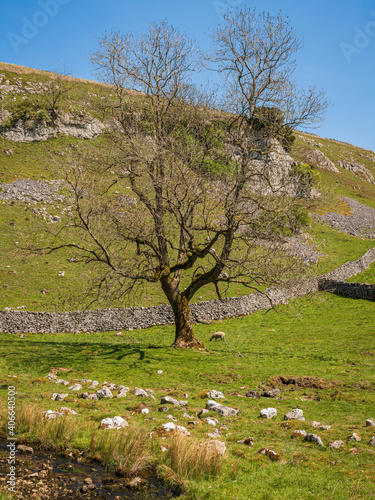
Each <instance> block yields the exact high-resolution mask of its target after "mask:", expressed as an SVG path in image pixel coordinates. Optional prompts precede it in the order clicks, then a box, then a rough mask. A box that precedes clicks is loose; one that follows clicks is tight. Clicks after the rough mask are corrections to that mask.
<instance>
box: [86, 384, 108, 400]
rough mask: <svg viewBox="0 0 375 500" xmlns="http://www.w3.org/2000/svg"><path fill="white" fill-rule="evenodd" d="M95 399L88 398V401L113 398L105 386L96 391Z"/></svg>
mask: <svg viewBox="0 0 375 500" xmlns="http://www.w3.org/2000/svg"><path fill="white" fill-rule="evenodd" d="M95 395H96V398H90V399H103V398H113V394H112V392H111V390H110V389H108V387H107V386H105V385H104V386H103V387H102V388H101V389H99V390H98V391H96V393H95Z"/></svg>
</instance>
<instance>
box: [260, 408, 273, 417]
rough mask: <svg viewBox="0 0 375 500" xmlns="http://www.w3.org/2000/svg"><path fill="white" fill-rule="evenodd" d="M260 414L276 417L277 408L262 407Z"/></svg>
mask: <svg viewBox="0 0 375 500" xmlns="http://www.w3.org/2000/svg"><path fill="white" fill-rule="evenodd" d="M260 416H261V417H262V418H267V419H270V418H273V417H277V410H276V408H263V410H260Z"/></svg>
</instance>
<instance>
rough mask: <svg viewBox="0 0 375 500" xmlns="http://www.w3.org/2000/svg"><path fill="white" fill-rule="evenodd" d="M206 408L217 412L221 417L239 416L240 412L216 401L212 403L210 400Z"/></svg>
mask: <svg viewBox="0 0 375 500" xmlns="http://www.w3.org/2000/svg"><path fill="white" fill-rule="evenodd" d="M206 408H207V409H208V410H211V411H216V412H217V413H218V414H219V415H220V417H228V416H232V415H238V412H239V411H240V410H237V409H235V408H231V407H229V406H224V405H221V404H220V403H217V402H216V401H212V400H210V399H209V400H208V401H207V404H206Z"/></svg>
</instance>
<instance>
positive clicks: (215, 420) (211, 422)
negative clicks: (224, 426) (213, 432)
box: [203, 418, 219, 427]
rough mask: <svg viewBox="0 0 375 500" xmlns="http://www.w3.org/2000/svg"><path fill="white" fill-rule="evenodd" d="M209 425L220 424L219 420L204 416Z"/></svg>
mask: <svg viewBox="0 0 375 500" xmlns="http://www.w3.org/2000/svg"><path fill="white" fill-rule="evenodd" d="M203 420H204V421H205V422H206V423H207V424H208V425H212V426H213V427H215V426H216V425H218V423H219V421H218V420H217V419H216V418H204V419H203Z"/></svg>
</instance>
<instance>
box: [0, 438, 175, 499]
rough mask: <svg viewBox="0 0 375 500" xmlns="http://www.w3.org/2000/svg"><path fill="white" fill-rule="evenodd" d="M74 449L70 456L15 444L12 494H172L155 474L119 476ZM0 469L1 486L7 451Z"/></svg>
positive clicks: (155, 496) (68, 496)
mask: <svg viewBox="0 0 375 500" xmlns="http://www.w3.org/2000/svg"><path fill="white" fill-rule="evenodd" d="M4 446H5V444H4ZM4 446H3V447H2V448H3V449H4ZM74 451H75V456H74V457H73V456H72V452H70V453H65V454H59V453H52V452H43V451H38V450H36V449H35V450H34V449H33V448H32V447H30V446H25V445H19V447H18V451H17V461H16V474H15V477H16V487H15V490H16V491H15V493H16V498H17V499H19V500H31V499H33V500H34V499H35V500H62V499H72V500H74V499H78V498H93V499H94V498H95V499H111V500H120V499H123V498H140V493H141V492H146V491H147V498H149V499H159V498H172V494H171V492H170V491H169V490H168V488H166V487H164V486H162V485H161V484H160V483H158V482H157V479H156V477H153V476H147V477H145V478H144V477H142V478H141V477H135V478H132V479H129V478H121V477H119V476H118V475H116V474H115V473H114V471H113V470H111V469H105V468H104V467H103V466H101V465H99V464H98V463H86V462H84V460H83V458H82V456H81V455H82V454H80V453H78V452H77V450H74ZM69 455H70V456H69ZM0 471H1V473H2V476H3V477H2V478H1V479H0V488H1V487H4V486H5V484H4V483H5V482H6V474H7V473H8V472H9V465H8V453H7V451H1V452H0Z"/></svg>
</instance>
